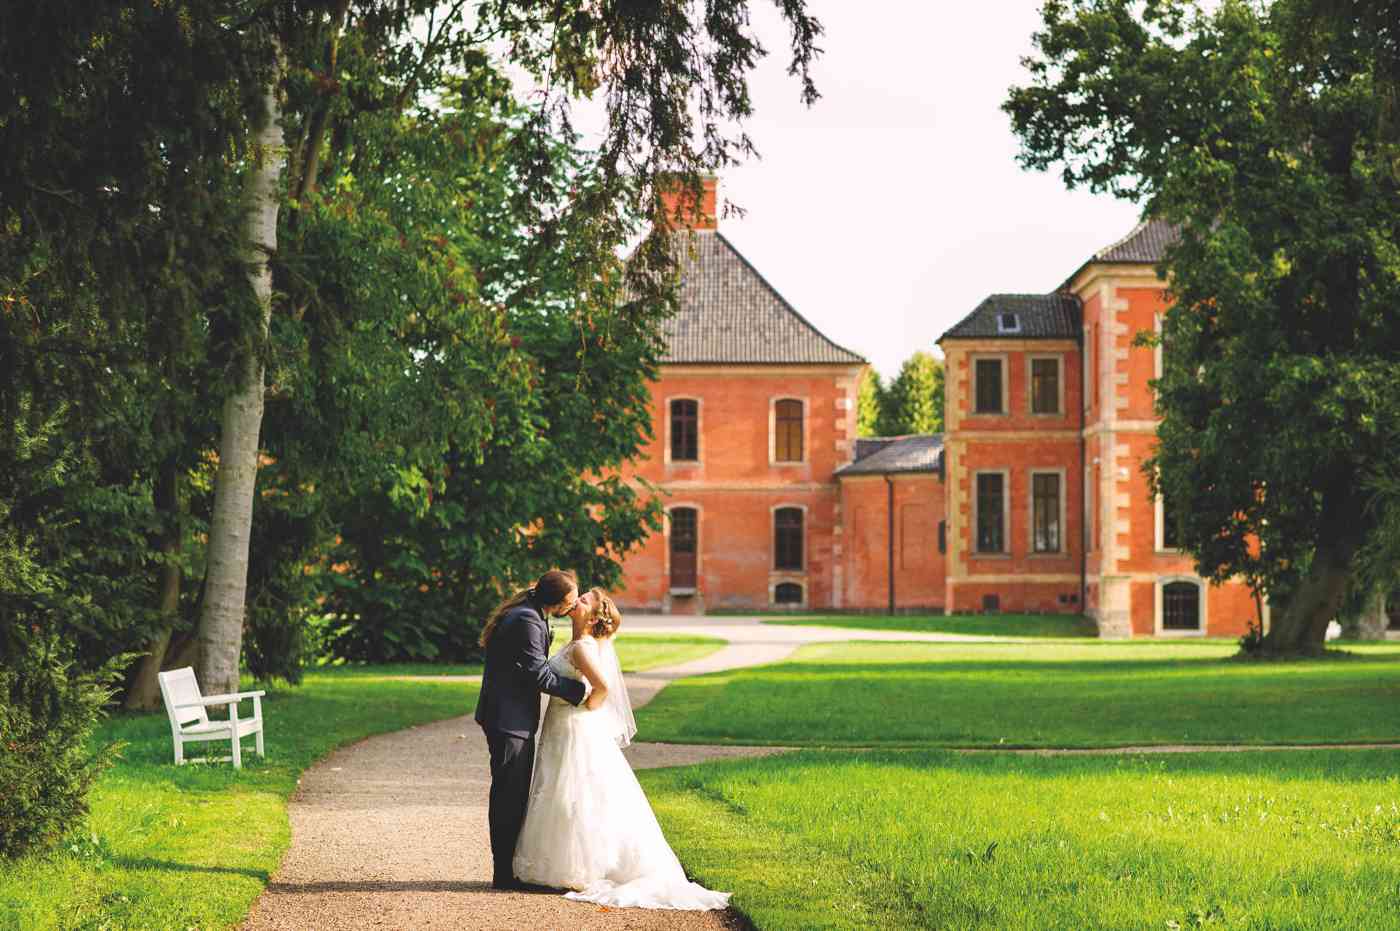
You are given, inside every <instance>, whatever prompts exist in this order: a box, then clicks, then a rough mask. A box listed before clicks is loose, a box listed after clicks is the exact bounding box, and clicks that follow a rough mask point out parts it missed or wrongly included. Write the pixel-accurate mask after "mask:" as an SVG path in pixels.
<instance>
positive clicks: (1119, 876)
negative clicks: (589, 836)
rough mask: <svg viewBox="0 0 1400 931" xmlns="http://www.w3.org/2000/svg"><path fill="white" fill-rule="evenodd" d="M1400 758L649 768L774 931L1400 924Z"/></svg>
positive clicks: (663, 801)
mask: <svg viewBox="0 0 1400 931" xmlns="http://www.w3.org/2000/svg"><path fill="white" fill-rule="evenodd" d="M1397 773H1400V751H1395V750H1354V751H1318V752H1309V751H1278V752H1265V753H1201V754H1189V755H1159V756H1143V755H1130V756H1092V757H1083V756H1080V757H1026V756H1019V755H1010V754H990V755H965V754H958V753H955V752H950V751H905V752H898V751H884V752H862V753H849V752H848V753H836V752H818V751H802V752H799V753H795V754H787V755H782V756H778V757H770V758H766V759H760V760H747V761H742V762H725V763H712V764H706V765H702V766H695V767H687V768H681V769H670V770H652V771H644V772H642V773H640V774H639V775H640V777H641V780H642V783H643V785H644V786H645V787H646V789H647V793H648V796H649V797H650V799H651V802H652V805H653V807H654V808H655V809H656V812H657V814H658V816H659V818H660V820H661V822H662V826H663V827H664V829H665V830H666V835H667V837H668V839H669V840H670V842H671V844H672V845H673V847H674V848H675V850H676V852H677V854H678V855H679V856H680V858H681V860H682V861H683V862H684V863H685V865H686V868H687V870H688V871H689V872H690V873H691V874H692V875H693V877H694V878H695V879H696V880H697V881H700V882H703V883H704V884H706V885H708V886H710V887H711V888H716V889H724V890H728V891H732V892H734V899H733V904H734V905H735V906H736V907H738V908H739V909H740V910H741V911H743V912H744V913H746V914H747V915H748V916H749V917H750V918H751V919H752V920H753V922H754V924H755V925H756V926H757V927H758V928H761V929H763V931H789V929H791V931H797V929H802V931H808V929H823V928H842V929H846V928H849V929H867V928H890V929H896V928H898V929H904V928H983V929H1009V928H1026V929H1032V928H1033V929H1041V928H1096V929H1102V928H1123V929H1130V928H1131V929H1138V928H1157V929H1178V928H1180V929H1184V928H1195V927H1201V926H1204V927H1222V928H1254V929H1265V928H1274V929H1334V928H1357V929H1362V928H1364V929H1387V928H1397V927H1400V908H1397V904H1396V903H1397V895H1400V775H1397Z"/></svg>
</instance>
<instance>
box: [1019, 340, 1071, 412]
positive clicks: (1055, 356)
mask: <svg viewBox="0 0 1400 931" xmlns="http://www.w3.org/2000/svg"><path fill="white" fill-rule="evenodd" d="M1037 361H1042V362H1044V361H1053V362H1054V363H1055V370H1056V375H1055V409H1054V410H1053V411H1042V412H1039V413H1037V412H1036V409H1035V363H1036V362H1037ZM1026 413H1027V414H1030V415H1031V416H1032V417H1063V416H1064V415H1065V357H1064V354H1063V353H1058V352H1037V353H1028V354H1027V355H1026Z"/></svg>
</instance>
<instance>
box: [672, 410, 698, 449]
mask: <svg viewBox="0 0 1400 931" xmlns="http://www.w3.org/2000/svg"><path fill="white" fill-rule="evenodd" d="M699 458H700V403H699V402H698V401H691V400H689V399H684V398H682V399H677V400H675V401H672V402H671V461H672V462H695V461H696V460H698V459H699Z"/></svg>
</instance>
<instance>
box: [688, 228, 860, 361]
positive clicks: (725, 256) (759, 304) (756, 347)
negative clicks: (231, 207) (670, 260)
mask: <svg viewBox="0 0 1400 931" xmlns="http://www.w3.org/2000/svg"><path fill="white" fill-rule="evenodd" d="M680 245H681V250H682V251H681V256H680V263H681V289H680V302H679V303H680V307H679V309H678V311H677V313H676V315H675V316H674V317H672V318H671V319H670V320H667V321H666V322H665V324H664V325H663V327H662V333H663V335H664V338H665V340H666V354H665V355H664V356H663V357H662V360H661V361H662V363H663V364H664V363H672V364H680V363H789V364H794V363H796V364H821V363H836V364H848V365H861V364H863V363H865V361H866V360H865V359H864V358H862V357H861V356H859V355H857V354H856V353H854V352H851V351H850V350H849V349H845V348H843V347H841V346H838V345H836V344H835V343H833V342H832V341H831V340H829V339H827V338H826V337H825V336H823V335H822V334H821V332H820V331H819V330H817V328H816V327H814V326H812V324H810V323H808V322H807V321H806V320H805V319H804V318H803V317H802V315H801V314H799V313H798V312H797V311H796V310H795V309H794V308H793V306H792V305H791V304H789V303H788V302H787V301H786V300H784V299H783V296H782V295H781V294H779V293H778V292H777V291H776V290H775V289H774V288H773V286H772V285H770V284H769V283H768V282H767V281H765V280H764V278H763V276H762V275H760V274H759V273H758V270H757V269H755V268H754V267H753V266H752V265H750V264H749V262H748V260H747V259H745V258H744V257H743V256H742V255H740V254H739V251H738V250H737V249H735V248H734V246H733V245H732V244H731V243H730V242H729V240H727V239H725V238H724V236H722V235H721V234H720V233H718V232H714V231H706V230H697V231H696V232H695V233H694V238H693V239H691V238H690V237H689V236H686V237H682V239H681V243H680ZM692 247H693V252H692Z"/></svg>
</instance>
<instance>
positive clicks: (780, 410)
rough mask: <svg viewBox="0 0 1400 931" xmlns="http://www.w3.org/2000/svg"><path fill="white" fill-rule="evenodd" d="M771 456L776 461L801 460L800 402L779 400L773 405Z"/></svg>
mask: <svg viewBox="0 0 1400 931" xmlns="http://www.w3.org/2000/svg"><path fill="white" fill-rule="evenodd" d="M773 414H774V421H773V429H774V430H775V431H776V432H775V434H774V436H773V458H774V459H776V460H777V461H778V462H801V461H802V402H801V401H792V400H788V401H779V402H778V403H777V404H775V405H774V410H773Z"/></svg>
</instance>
